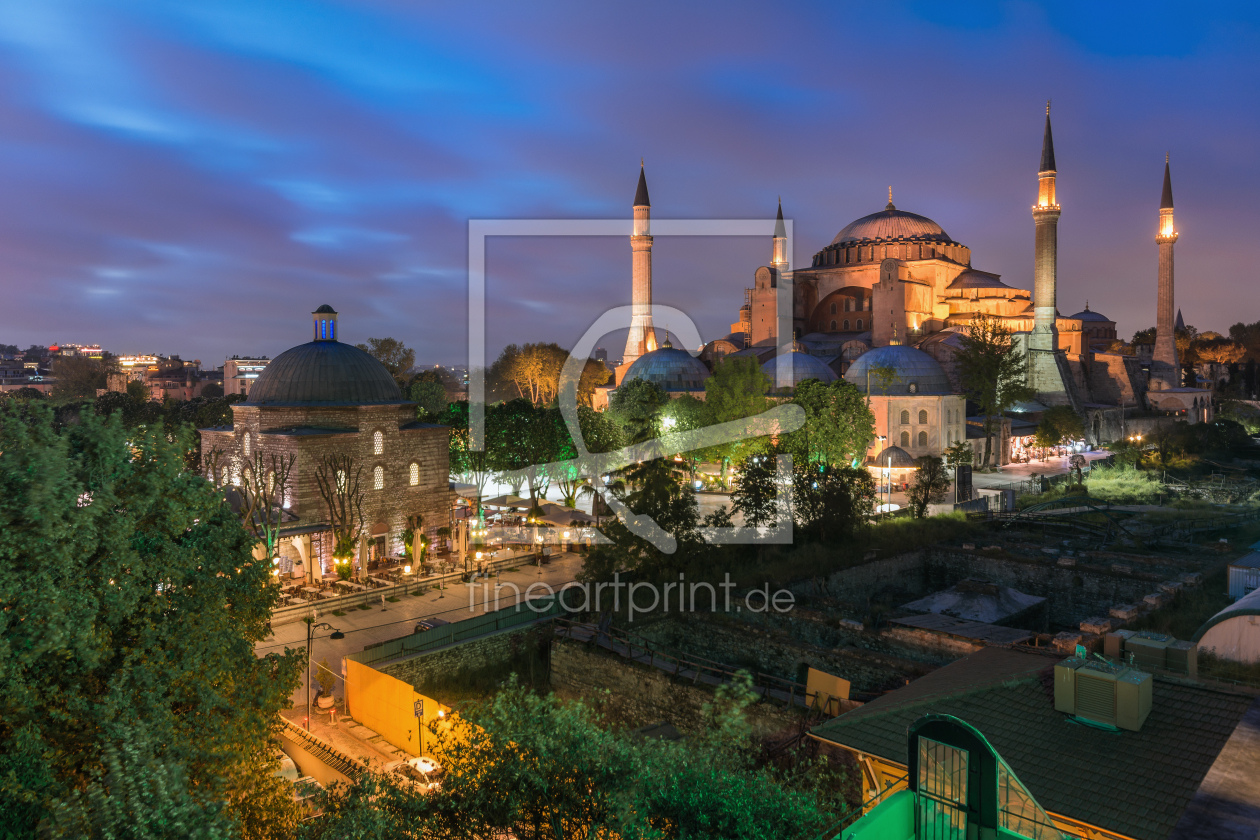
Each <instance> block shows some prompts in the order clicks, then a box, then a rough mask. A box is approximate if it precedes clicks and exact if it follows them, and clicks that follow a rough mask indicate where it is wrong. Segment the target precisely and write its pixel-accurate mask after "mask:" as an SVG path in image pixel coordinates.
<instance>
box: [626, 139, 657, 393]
mask: <svg viewBox="0 0 1260 840" xmlns="http://www.w3.org/2000/svg"><path fill="white" fill-rule="evenodd" d="M630 258H631V281H630V292H631V293H630V307H631V309H630V334H629V335H628V336H626V352H625V353H624V354H622V357H621V362H622V365H623V366H626V365H629V364H630V363H632V362H633V361H634V360H635V359H637V358H639V357H640V356H642V355H643V354H644V353H651V352H652V351H653V350H655V349H656V330H655V329H654V328H653V327H652V202H651V201H650V200H649V199H648V188H647V173H646V171H645V167H644V164H643V158H639V185H638V188H637V189H635V191H634V227H633V229H632V232H631V234H630ZM621 376H622V371H621V368H618V372H617V381H618V382H620V381H621Z"/></svg>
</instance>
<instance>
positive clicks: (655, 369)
mask: <svg viewBox="0 0 1260 840" xmlns="http://www.w3.org/2000/svg"><path fill="white" fill-rule="evenodd" d="M709 375H710V374H709V368H708V367H707V366H706V365H705V363H704V362H702V361H700V359H698V358H697V357H695V356H693V355H691V354H690V353H688V352H687V351H686V350H681V349H679V348H677V347H675V346H674V345H673V344H672V343H671V342H670V340H669V338H668V336H667V337H666V338H665V341H663V342H662V343H661V346H660V347H658V348H657V349H655V350H652V351H649V352H647V353H644V354H643V355H642V356H640V357H639V358H637V359H635V360H634V363H633V364H631V365H630V367H628V368H627V369H626V371H625V373H624V374H623V375H622V378H621V381H620V382H618V383H617V384H618V385H622V384H624V383H626V382H630V381H631V380H634V379H644V380H647V381H648V382H655V383H656V384H657V385H659V386H661V388H662V389H664V390H666V391H688V392H692V391H700V392H702V393H703V392H704V381H705V380H706V379H708V378H709Z"/></svg>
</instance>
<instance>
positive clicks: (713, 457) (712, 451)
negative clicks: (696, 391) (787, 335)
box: [700, 356, 773, 485]
mask: <svg viewBox="0 0 1260 840" xmlns="http://www.w3.org/2000/svg"><path fill="white" fill-rule="evenodd" d="M769 388H770V377H768V376H766V375H765V374H764V373H763V372H762V370H761V366H760V365H759V364H758V363H757V359H756V358H755V357H752V356H724V357H722V358H721V359H719V360H718V363H717V365H716V366H715V367H714V368H713V375H712V376H710V377H709V378H708V379H706V380H705V381H704V401H705V402H706V403H708V404H709V406H710V407H711V410H712V411H713V422H714V423H728V422H730V421H732V420H742V419H744V418H746V417H753V416H755V415H758V414H761V413H762V412H764V411H766V410H767V409H769V408H770V405H771V403H770V400H769V399H768V398H767V397H766V393H767V391H768V390H769ZM765 431H766V433H767V434H768V433H770V432H771V431H773V430H771V429H766V430H765ZM766 447H767V439H766V438H764V437H760V436H758V435H756V434H752V435H748V436H747V437H745V438H743V439H740V440H735V441H731V442H730V443H723V444H718V445H715V446H711V447H709V448H707V449H706V450H705V451H704V452H703V453H700V454H701V456H702V457H704V458H705V459H706V460H710V461H717V462H718V463H719V464H721V466H722V483H723V484H724V485H725V484H726V468H727V466H728V465H730V464H733V463H739V462H741V461H743V460H745V459H747V458H748V457H749V456H750V455H752V454H753V453H755V452H760V451H762V450H764V449H766Z"/></svg>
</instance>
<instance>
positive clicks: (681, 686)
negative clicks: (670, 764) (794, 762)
mask: <svg viewBox="0 0 1260 840" xmlns="http://www.w3.org/2000/svg"><path fill="white" fill-rule="evenodd" d="M551 687H552V690H553V691H555V693H556V694H557V695H558V696H560V697H562V698H564V699H580V700H584V701H586V702H589V703H591V704H593V705H595V706H596V707H597V708H598V709H599V710H600V711H601V712H602V713H603V714H604V715H606V716H607V718H608V720H609V722H610V723H612V724H613V725H614V726H620V727H625V728H627V729H637V728H638V727H640V726H647V725H648V724H652V723H659V722H661V721H668V722H670V723H672V724H674V726H676V727H677V728H678V729H679V731H681V732H684V733H686V732H695V731H697V730H699V729H700V728H701V727H702V723H703V720H704V713H703V709H704V706H705V704H707V703H712V702H713V691H714V689H713V687H711V686H707V685H704V684H703V683H701V684H699V685H692V684H691V683H690V682H687V681H685V680H674V679H673V678H672V677H670V676H669V675H668V674H666V673H665V672H663V671H661V670H660V669H657V668H652V667H650V666H647V665H642V664H639V663H634V662H630V661H628V660H625V659H623V658H621V657H619V656H616V655H615V654H611V653H608V652H607V651H605V650H603V649H602V648H592V647H588V646H586V645H584V644H582V643H581V642H574V641H570V640H567V639H556V640H555V641H554V642H553V643H552V649H551ZM748 717H749V720H750V722H751V723H752V725H753V728H754V730H755V731H756V732H757V733H758V734H769V733H771V732H777V731H780V730H782V729H785V728H787V727H789V726H792V725H794V724H796V723H797V721H798V720H799V716H798V715H797V714H796V713H793V712H791V711H789V710H787V709H785V708H783V707H782V706H778V705H776V704H773V703H769V702H762V703H757V704H754V705H753V706H751V707H750V708H749V710H748Z"/></svg>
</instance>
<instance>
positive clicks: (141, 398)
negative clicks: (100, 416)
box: [126, 379, 223, 402]
mask: <svg viewBox="0 0 1260 840" xmlns="http://www.w3.org/2000/svg"><path fill="white" fill-rule="evenodd" d="M126 394H127V396H129V397H131V398H132V399H133V400H135V401H136V402H148V401H149V386H148V385H145V384H144V383H143V382H141V381H140V380H139V379H130V380H128V381H127V390H126ZM218 395H219V396H220V397H221V396H223V389H222V388H220V389H219V394H218ZM202 396H203V397H210V396H213V395H212V394H206V393H203V394H202Z"/></svg>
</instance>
